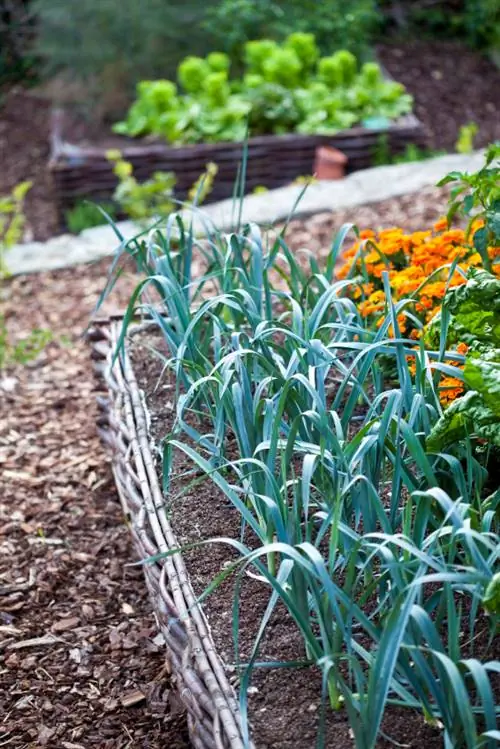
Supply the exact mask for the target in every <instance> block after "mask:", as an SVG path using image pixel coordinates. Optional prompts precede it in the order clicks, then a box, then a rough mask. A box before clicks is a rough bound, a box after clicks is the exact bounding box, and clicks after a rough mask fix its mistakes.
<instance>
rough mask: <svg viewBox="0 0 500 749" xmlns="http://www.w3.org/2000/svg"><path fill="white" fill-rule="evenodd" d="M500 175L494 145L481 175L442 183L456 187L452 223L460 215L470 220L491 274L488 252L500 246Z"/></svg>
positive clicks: (457, 175) (499, 152)
mask: <svg viewBox="0 0 500 749" xmlns="http://www.w3.org/2000/svg"><path fill="white" fill-rule="evenodd" d="M499 175H500V143H493V144H492V145H490V146H489V147H488V148H487V150H486V159H485V164H484V166H483V167H482V168H481V169H479V170H478V171H477V172H474V173H473V174H468V173H467V172H450V174H448V175H447V176H446V177H444V178H443V179H442V180H441V181H440V182H438V186H442V185H448V184H452V185H454V187H453V189H452V192H451V198H452V200H451V203H450V208H449V211H448V223H450V222H451V221H452V219H453V217H454V216H455V215H457V214H458V215H460V216H463V217H466V218H468V219H469V232H471V233H472V241H473V243H474V247H475V248H476V250H477V252H478V253H479V254H480V256H481V260H482V263H483V267H484V268H486V269H487V270H490V271H491V267H492V266H491V259H490V256H489V253H488V248H489V247H498V246H499V245H500V180H499ZM474 222H478V223H476V224H474ZM478 224H480V225H478Z"/></svg>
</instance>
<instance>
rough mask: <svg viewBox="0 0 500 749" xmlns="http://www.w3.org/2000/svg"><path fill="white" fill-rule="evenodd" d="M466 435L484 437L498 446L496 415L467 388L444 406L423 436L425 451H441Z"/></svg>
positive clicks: (498, 418) (499, 428) (499, 435)
mask: <svg viewBox="0 0 500 749" xmlns="http://www.w3.org/2000/svg"><path fill="white" fill-rule="evenodd" d="M467 436H470V437H472V436H475V437H478V438H480V439H486V440H487V441H488V442H491V443H493V444H495V445H497V446H498V447H500V416H498V415H497V414H496V413H495V412H494V411H492V409H491V408H489V407H488V406H487V405H486V403H485V401H484V399H483V397H482V395H481V394H480V393H478V392H477V391H475V390H470V391H469V392H468V393H466V394H465V395H464V396H462V397H461V398H457V400H455V401H453V403H452V404H451V405H450V406H448V408H447V409H446V411H445V412H444V413H443V415H442V416H441V418H440V419H438V421H437V422H436V424H435V425H434V427H433V429H432V430H431V433H430V434H429V436H428V437H427V440H426V448H427V450H428V451H429V452H433V453H436V452H441V450H443V449H444V448H445V447H447V446H448V445H451V444H453V443H454V442H458V441H459V440H461V439H464V438H465V437H467Z"/></svg>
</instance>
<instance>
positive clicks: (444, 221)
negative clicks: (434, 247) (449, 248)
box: [434, 216, 448, 231]
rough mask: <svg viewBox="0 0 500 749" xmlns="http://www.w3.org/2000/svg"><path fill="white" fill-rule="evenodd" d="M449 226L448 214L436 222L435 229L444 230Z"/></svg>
mask: <svg viewBox="0 0 500 749" xmlns="http://www.w3.org/2000/svg"><path fill="white" fill-rule="evenodd" d="M447 228H448V219H447V218H446V216H443V217H442V218H440V219H439V220H438V221H436V223H435V224H434V231H444V230H445V229H447Z"/></svg>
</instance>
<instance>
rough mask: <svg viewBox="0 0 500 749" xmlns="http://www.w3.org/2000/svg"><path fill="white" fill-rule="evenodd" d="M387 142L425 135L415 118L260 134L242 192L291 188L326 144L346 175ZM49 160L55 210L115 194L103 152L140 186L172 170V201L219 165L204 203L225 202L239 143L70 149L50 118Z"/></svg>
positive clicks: (396, 145) (114, 142)
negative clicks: (337, 153)
mask: <svg viewBox="0 0 500 749" xmlns="http://www.w3.org/2000/svg"><path fill="white" fill-rule="evenodd" d="M381 135H382V136H384V135H385V136H387V138H388V147H389V149H390V151H391V152H393V153H401V152H402V151H404V149H405V147H406V146H407V145H408V144H410V143H415V144H417V145H418V146H424V145H425V142H426V141H425V132H424V128H423V126H422V125H421V123H420V122H419V121H418V120H417V118H416V117H415V116H414V115H412V114H410V115H406V116H404V117H401V118H400V119H399V120H398V121H397V122H395V123H393V124H391V125H390V126H389V127H388V128H387V129H368V128H364V127H354V128H352V129H350V130H346V131H343V132H340V133H338V134H337V135H335V136H320V135H297V134H289V135H279V136H276V135H266V136H259V137H255V138H250V139H249V141H248V163H247V169H246V180H245V190H246V192H251V191H252V190H253V189H255V188H256V187H259V186H265V187H267V188H269V189H272V188H275V187H281V186H283V185H286V184H289V183H290V182H293V180H294V179H296V178H297V177H300V176H305V175H311V174H312V173H313V171H314V156H315V151H316V148H317V147H318V146H319V145H331V146H334V147H335V148H338V149H339V150H341V151H343V153H345V154H346V156H347V158H348V165H347V168H348V171H355V170H357V169H363V168H365V167H369V166H371V165H372V163H373V157H374V152H375V151H376V148H377V144H378V143H379V142H380V136H381ZM51 142H52V153H51V158H50V170H51V172H52V177H53V181H54V189H55V196H56V199H57V201H58V204H59V207H60V209H66V208H68V207H70V206H71V205H72V204H74V203H75V202H76V201H78V200H79V199H82V198H84V197H86V198H91V199H94V200H95V199H104V198H110V197H111V195H112V194H113V191H114V189H115V187H116V177H115V175H114V174H113V170H112V167H111V165H110V163H109V161H108V160H107V159H106V152H107V150H108V149H109V148H110V147H111V146H113V147H115V148H116V147H117V148H119V149H120V150H121V152H122V154H123V157H124V158H125V160H126V161H129V162H130V163H131V164H132V165H133V167H134V175H135V176H136V177H137V179H139V180H140V181H141V180H144V179H146V178H148V177H150V176H151V175H152V174H153V172H155V171H159V170H161V171H172V172H174V173H175V175H176V177H177V185H176V195H177V197H178V198H179V199H181V200H182V199H184V198H186V196H187V194H188V191H189V189H190V188H191V187H192V185H193V183H194V182H195V181H196V179H197V178H198V177H199V176H200V174H201V173H203V171H204V169H205V166H206V164H207V163H208V162H210V161H213V162H215V163H216V164H217V166H218V169H219V171H218V174H217V177H216V179H215V183H214V188H213V190H212V192H211V193H210V196H209V199H210V200H211V201H215V200H222V199H224V198H229V197H231V195H232V194H233V192H234V186H235V181H236V179H237V176H238V171H239V165H240V163H241V160H242V153H243V146H242V144H241V143H213V144H212V143H203V144H197V145H189V146H179V147H173V146H168V145H166V144H163V143H158V142H147V141H146V140H143V141H142V142H141V141H139V142H138V141H134V140H132V139H128V138H121V139H119V138H116V137H115V138H114V139H111V140H110V141H109V142H104V143H102V142H101V143H97V144H95V145H90V144H89V145H85V144H82V145H77V144H74V143H69V142H68V141H67V139H66V136H65V127H64V122H63V118H62V117H60V116H58V117H55V118H54V121H53V128H52V137H51Z"/></svg>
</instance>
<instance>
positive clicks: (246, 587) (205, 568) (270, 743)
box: [132, 336, 442, 749]
mask: <svg viewBox="0 0 500 749" xmlns="http://www.w3.org/2000/svg"><path fill="white" fill-rule="evenodd" d="M143 341H144V343H146V344H147V346H141V344H140V339H139V337H135V336H134V344H133V348H132V360H133V364H134V371H135V374H136V376H137V379H138V383H139V386H140V388H141V389H143V390H144V391H145V393H146V399H147V404H148V408H149V410H150V413H151V419H152V425H153V426H152V432H153V438H154V439H155V440H159V439H161V437H163V436H164V435H165V434H166V433H168V432H169V431H170V429H171V426H172V411H171V409H170V411H169V408H168V406H166V401H167V400H168V397H169V395H168V394H169V393H170V392H171V391H170V390H168V389H167V390H165V389H164V388H163V385H165V386H166V387H167V388H168V383H165V382H163V383H162V381H161V379H160V380H159V378H160V375H161V370H162V363H161V362H160V360H159V359H157V358H153V357H152V356H151V349H150V347H151V346H152V347H156V348H158V349H159V350H161V349H162V348H163V346H162V342H161V340H160V339H159V338H155V337H152V336H148V337H147V338H146V340H144V339H143ZM159 382H160V385H159V386H158V383H159ZM166 394H167V395H166ZM229 449H230V448H229ZM176 460H177V462H176V464H175V473H174V475H175V477H176V478H175V479H174V481H173V483H172V487H171V491H170V493H169V496H168V497H167V500H168V502H169V508H170V521H171V523H172V526H173V528H174V532H175V534H176V536H177V539H178V541H179V544H180V545H184V544H188V543H191V542H197V541H200V540H202V539H207V538H208V539H209V538H215V537H219V538H220V537H224V538H236V539H238V538H239V533H240V520H239V516H238V514H237V512H236V511H235V510H234V509H233V507H232V505H231V503H230V502H229V501H228V500H227V499H226V498H225V497H224V496H223V495H222V494H221V493H220V492H219V491H218V490H217V488H216V487H215V485H214V484H212V483H211V482H210V481H207V480H205V481H201V482H192V478H193V476H192V474H191V475H190V476H188V477H187V478H186V476H187V475H188V472H189V471H191V470H192V468H193V466H192V463H190V462H189V461H188V460H186V459H185V458H184V457H183V456H182V455H179V454H178V455H177V458H176ZM188 483H189V491H185V489H186V486H187V485H188ZM247 543H250V544H251V539H247ZM185 559H186V562H187V568H188V572H189V574H190V576H191V581H192V584H193V588H194V590H195V593H196V594H197V595H200V594H201V593H202V592H203V591H204V590H205V588H206V587H207V586H208V584H209V583H210V582H211V581H212V580H213V579H214V578H215V577H216V575H217V574H218V573H219V572H220V571H221V570H222V569H223V568H224V566H225V565H226V564H227V563H228V561H231V560H234V559H235V555H234V553H233V552H232V551H231V549H230V547H229V546H227V545H223V544H218V545H211V546H208V547H206V546H204V547H203V549H201V550H195V551H190V552H187V553H185ZM234 584H235V578H234V577H232V578H231V579H229V580H228V581H227V582H225V583H224V584H223V585H221V586H220V587H219V588H218V589H217V590H216V592H215V593H212V595H211V596H210V597H209V598H208V600H207V601H206V603H205V604H204V610H205V613H206V614H207V617H208V620H209V623H210V625H211V630H212V635H213V638H214V641H215V645H216V648H217V650H218V652H219V654H220V656H221V658H222V660H223V662H224V663H225V664H226V666H229V668H230V673H232V672H233V671H234V667H233V664H234V663H235V662H236V658H235V655H234V648H233V645H232V643H233V633H232V623H233V616H232V607H233V598H234ZM268 598H269V589H268V587H267V586H265V585H263V584H262V583H259V582H258V581H257V580H255V579H250V578H245V579H244V581H243V583H242V587H241V598H240V600H241V605H240V609H239V611H240V626H239V654H240V661H241V662H245V661H248V659H249V658H250V656H251V652H252V647H253V643H254V639H255V636H256V634H257V631H258V627H259V625H260V621H261V618H262V616H263V613H264V611H265V608H266V605H267V603H268ZM304 657H305V656H304V650H303V644H302V637H301V635H300V633H299V631H298V629H297V628H296V627H295V625H294V624H293V622H292V621H291V619H290V617H289V615H288V614H287V612H286V610H285V608H284V606H281V605H280V606H278V607H277V609H276V610H275V612H274V614H273V616H272V617H271V619H270V622H269V625H268V628H267V631H266V634H265V637H264V638H263V641H262V645H261V648H260V651H259V656H258V661H259V662H260V663H263V662H268V663H269V662H272V661H274V662H276V661H280V662H287V661H288V662H297V661H303V660H304ZM249 717H250V724H251V727H252V737H253V740H254V742H255V745H256V746H257V747H258V749H297V747H300V748H301V749H314V747H315V746H316V741H317V736H318V730H319V729H320V725H321V724H322V720H323V719H322V700H321V675H320V672H319V670H318V669H316V668H312V667H304V668H296V667H287V668H274V667H266V668H256V669H255V671H254V673H253V675H252V678H251V682H250V689H249ZM382 728H383V732H384V734H385V735H386V736H387V737H389V738H387V739H386V738H381V739H380V740H379V742H378V744H377V747H378V749H389V748H390V747H393V746H394V745H396V746H398V745H399V746H404V747H405V749H421V748H422V747H424V746H425V747H428V749H441V747H442V738H441V736H440V735H439V733H438V732H437V731H435V730H433V729H431V728H430V726H429V725H428V724H426V723H425V722H424V719H423V717H421V716H420V715H418V714H417V713H414V712H411V711H409V710H408V711H405V710H403V709H388V710H387V713H386V717H385V720H384V723H383V727H382ZM324 731H325V746H326V747H327V749H349V748H350V747H353V746H354V742H353V736H352V733H351V731H350V728H349V723H348V720H347V715H346V712H345V711H344V710H340V711H338V712H334V711H332V710H327V711H326V716H325V719H324ZM394 741H396V742H397V743H396V744H394V743H392V742H394Z"/></svg>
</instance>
